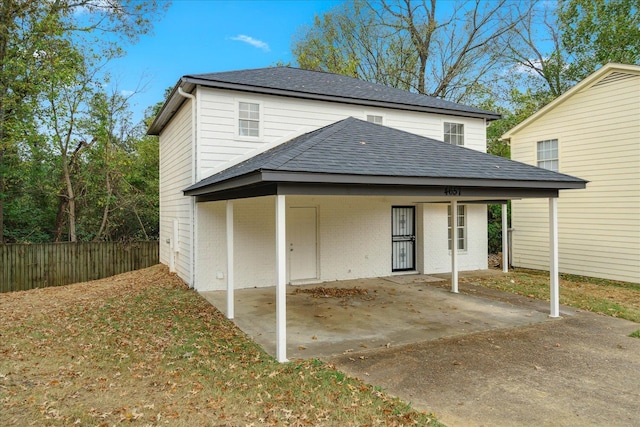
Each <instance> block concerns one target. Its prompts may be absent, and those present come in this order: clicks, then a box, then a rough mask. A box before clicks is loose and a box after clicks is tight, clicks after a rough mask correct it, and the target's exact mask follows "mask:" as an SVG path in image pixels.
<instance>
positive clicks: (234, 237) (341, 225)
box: [149, 67, 585, 360]
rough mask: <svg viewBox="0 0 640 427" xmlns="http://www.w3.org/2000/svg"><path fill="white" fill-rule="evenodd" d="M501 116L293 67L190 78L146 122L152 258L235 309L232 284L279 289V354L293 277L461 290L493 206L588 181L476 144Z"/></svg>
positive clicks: (483, 253)
mask: <svg viewBox="0 0 640 427" xmlns="http://www.w3.org/2000/svg"><path fill="white" fill-rule="evenodd" d="M498 118H499V116H498V115H497V114H495V113H492V112H489V111H484V110H480V109H477V108H473V107H469V106H464V105H460V104H456V103H453V102H448V101H444V100H440V99H436V98H431V97H428V96H424V95H418V94H414V93H409V92H405V91H402V90H398V89H393V88H389V87H386V86H382V85H378V84H374V83H368V82H364V81H361V80H358V79H354V78H350V77H345V76H339V75H336V74H330V73H323V72H314V71H306V70H300V69H295V68H290V67H273V68H264V69H255V70H242V71H230V72H220V73H212V74H200V75H187V76H183V77H182V78H181V79H180V80H179V81H178V83H177V84H176V86H175V88H174V89H173V91H172V92H171V94H170V95H169V97H168V99H167V100H166V102H165V104H164V106H163V107H162V109H161V110H160V112H159V113H158V116H157V117H156V119H155V121H154V123H153V124H152V125H151V127H150V129H149V133H150V134H152V135H159V137H160V240H161V248H160V260H161V262H162V263H165V264H168V265H169V267H170V269H171V270H172V271H175V272H176V273H177V274H178V275H179V276H180V277H181V278H183V279H184V280H185V281H186V282H187V283H189V284H190V285H191V286H192V287H194V288H196V289H197V290H215V289H226V291H227V295H228V299H227V316H228V317H229V318H233V316H234V310H233V307H234V294H233V291H234V289H237V288H246V287H260V286H274V285H275V286H276V295H277V297H276V306H277V316H276V317H277V319H276V323H277V325H278V326H277V331H278V338H277V348H278V359H279V360H286V355H285V353H284V352H285V349H286V345H284V342H285V340H286V314H285V312H286V311H285V307H286V297H285V295H286V294H285V285H286V284H287V283H291V284H302V283H314V282H321V281H329V280H342V279H354V278H365V277H377V276H389V275H392V274H402V273H407V272H409V273H416V272H419V273H426V274H429V273H443V272H447V273H448V272H451V274H452V291H454V292H457V283H458V281H457V274H458V273H457V272H458V270H460V269H463V270H477V269H484V268H486V267H487V228H486V227H487V221H486V203H488V202H493V203H495V202H498V203H506V200H508V199H511V198H526V197H536V198H538V197H542V198H547V199H549V200H550V203H556V201H557V195H558V191H559V190H560V189H568V188H584V186H585V182H584V181H583V180H581V179H578V178H573V177H570V176H565V175H561V174H557V173H554V172H551V171H548V170H544V169H540V168H536V167H532V166H529V165H524V164H519V163H516V162H512V161H510V160H507V159H503V158H499V157H495V156H491V155H489V154H486V153H484V151H485V128H486V124H487V122H488V121H491V120H495V119H498ZM452 218H453V220H452ZM550 218H551V219H550V222H551V224H554V220H553V218H554V217H553V216H551V217H550ZM552 228H553V227H552ZM554 236H555V234H553V233H551V241H552V242H553V241H554V239H555V237H554ZM452 247H453V248H455V250H453V251H452V250H451V248H452ZM552 276H553V275H552ZM554 304H555V305H554ZM554 307H555V308H554ZM551 310H552V315H556V316H557V315H558V311H557V298H555V299H554V298H552V309H551ZM554 310H555V311H554Z"/></svg>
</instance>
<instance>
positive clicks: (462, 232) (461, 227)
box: [447, 205, 467, 251]
mask: <svg viewBox="0 0 640 427" xmlns="http://www.w3.org/2000/svg"><path fill="white" fill-rule="evenodd" d="M466 212H467V207H466V206H465V205H458V220H457V221H456V227H458V245H457V247H458V250H460V251H464V250H466V249H467V216H466ZM447 221H448V222H447V224H448V231H449V250H451V237H452V233H453V231H452V228H451V224H452V221H451V205H449V206H447Z"/></svg>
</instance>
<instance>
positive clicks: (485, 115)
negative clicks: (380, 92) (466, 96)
mask: <svg viewBox="0 0 640 427" xmlns="http://www.w3.org/2000/svg"><path fill="white" fill-rule="evenodd" d="M182 80H183V81H185V82H189V83H191V84H194V85H201V86H205V87H211V88H216V89H227V90H236V91H242V92H252V93H260V94H266V95H278V96H287V97H292V98H301V99H313V100H320V101H328V102H339V103H347V104H356V105H366V106H370V107H384V108H393V109H398V110H407V111H420V112H427V113H438V114H447V115H452V116H460V117H471V118H480V119H487V120H489V121H492V120H498V119H500V118H502V115H501V114H498V113H492V112H473V111H459V110H454V109H448V108H436V107H424V106H416V105H411V104H402V103H395V102H381V101H374V100H365V99H358V98H349V97H341V96H332V95H324V94H318V93H307V92H299V91H295V90H286V89H275V88H267V87H262V86H253V85H247V84H240V83H228V82H221V81H217V80H208V79H202V78H197V77H192V76H184V77H183V78H182Z"/></svg>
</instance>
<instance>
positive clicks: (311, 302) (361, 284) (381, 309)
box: [201, 275, 549, 359]
mask: <svg viewBox="0 0 640 427" xmlns="http://www.w3.org/2000/svg"><path fill="white" fill-rule="evenodd" d="M392 277H393V278H402V279H401V280H398V279H396V280H394V281H400V282H401V283H394V282H392V281H390V280H389V278H376V279H358V280H348V281H336V282H330V283H322V284H318V285H305V286H288V287H287V357H288V358H289V359H296V358H323V357H328V356H335V355H340V354H345V353H350V352H356V351H362V350H365V349H376V348H389V347H395V346H399V345H404V344H410V343H416V342H423V341H428V340H434V339H438V338H442V337H453V336H458V335H462V334H468V333H472V332H480V331H487V330H495V329H501V328H511V327H514V326H522V325H528V324H532V323H538V322H546V321H549V319H548V311H547V312H545V311H544V310H540V308H539V307H521V306H516V305H513V304H511V303H510V302H509V301H497V300H495V299H487V298H483V297H477V296H474V295H464V294H453V293H451V292H449V291H448V290H447V289H446V288H443V287H439V286H435V283H437V284H439V285H441V286H445V287H446V286H447V284H446V280H445V279H444V278H442V277H440V278H434V277H433V276H420V275H413V276H412V275H408V276H392ZM318 288H327V289H328V291H327V292H326V295H324V294H322V292H318V290H319V289H318ZM353 288H359V289H362V290H364V291H366V293H364V294H356V295H347V296H342V297H336V296H331V295H334V294H339V293H340V292H339V290H341V289H342V290H348V289H353ZM314 290H315V291H314ZM307 292H313V293H307ZM201 294H202V295H203V297H205V298H206V299H207V300H208V301H209V302H211V303H212V304H213V305H214V306H215V307H217V308H218V309H219V310H221V311H222V312H226V291H212V292H202V293H201ZM235 301H236V304H235V319H234V321H235V323H236V324H237V325H238V327H240V329H242V330H243V331H244V332H245V333H246V334H247V335H249V336H250V337H251V338H252V339H254V340H255V341H256V342H257V343H258V344H260V345H261V346H262V347H263V348H264V349H265V350H266V351H267V352H268V353H269V354H271V355H275V342H276V332H275V331H276V325H275V319H276V314H275V288H254V289H241V290H236V291H235Z"/></svg>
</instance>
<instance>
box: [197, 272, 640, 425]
mask: <svg viewBox="0 0 640 427" xmlns="http://www.w3.org/2000/svg"><path fill="white" fill-rule="evenodd" d="M472 274H501V273H499V272H483V273H479V272H476V273H472ZM464 277H465V275H462V281H461V282H462V283H461V285H460V290H461V293H460V294H452V293H450V292H449V291H448V283H447V282H446V280H444V279H443V278H441V277H440V278H438V277H433V276H394V277H390V278H380V279H362V280H352V281H341V282H332V283H323V284H321V285H310V286H296V287H289V288H288V289H287V338H288V349H287V351H288V357H289V358H290V359H295V358H312V357H317V358H321V359H322V360H325V361H328V362H330V363H333V364H335V365H336V367H337V368H338V369H340V370H342V371H344V372H346V373H348V374H349V375H352V376H355V377H359V378H361V379H362V380H364V381H365V382H367V383H370V384H375V385H378V386H382V387H383V388H384V389H385V390H386V391H387V392H388V393H390V394H392V395H395V396H398V397H400V398H402V399H403V400H405V401H408V402H411V404H412V405H413V406H414V407H415V408H416V409H419V410H424V411H429V412H433V413H435V414H436V416H437V417H438V419H439V420H440V421H442V422H443V423H445V424H446V425H448V426H518V425H522V426H529V425H532V426H547V425H548V426H578V425H580V426H583V425H607V426H632V425H640V339H637V338H630V337H628V335H629V334H630V333H631V332H633V331H635V330H637V329H639V328H640V325H638V324H636V323H633V322H628V321H624V320H620V319H613V318H609V317H605V316H599V315H596V314H592V313H587V312H580V311H576V310H573V309H570V308H566V307H561V315H562V318H561V319H550V318H548V312H549V305H548V303H545V302H541V301H536V300H532V299H530V298H525V297H520V296H517V295H511V294H505V293H502V292H498V291H492V290H489V289H485V288H481V287H476V286H474V285H473V284H472V282H470V281H469V279H465V278H464ZM320 288H324V290H322V289H320ZM354 288H356V289H360V290H361V291H360V293H356V292H354V291H353V289H354ZM349 290H351V291H349ZM362 290H364V291H366V293H364V291H362ZM202 295H203V296H204V297H205V298H207V300H209V301H210V302H212V303H213V304H214V305H215V306H216V307H218V308H219V309H221V310H222V311H224V308H225V304H226V303H225V301H226V293H225V292H203V293H202ZM235 313H236V316H235V317H236V319H235V322H236V324H237V325H238V326H239V327H240V328H241V329H242V330H243V331H244V332H245V333H247V334H248V335H249V336H251V337H252V338H253V339H254V340H255V341H256V342H257V343H258V344H260V345H262V346H263V347H264V348H265V350H266V351H267V352H269V353H271V354H275V345H274V343H275V289H274V288H262V289H260V288H258V289H246V290H236V306H235Z"/></svg>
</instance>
